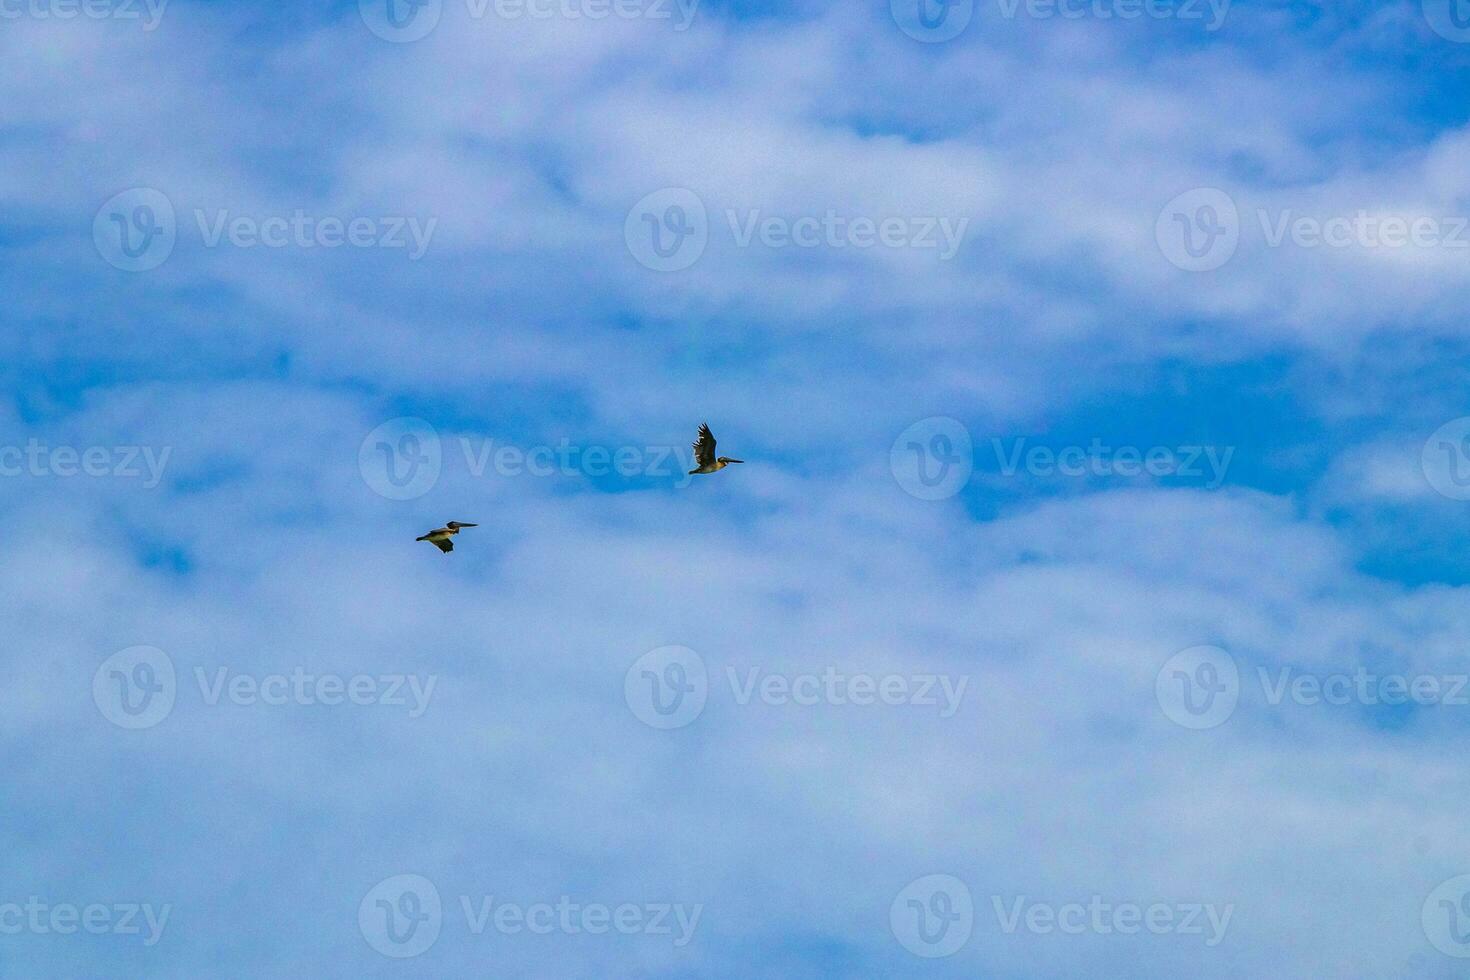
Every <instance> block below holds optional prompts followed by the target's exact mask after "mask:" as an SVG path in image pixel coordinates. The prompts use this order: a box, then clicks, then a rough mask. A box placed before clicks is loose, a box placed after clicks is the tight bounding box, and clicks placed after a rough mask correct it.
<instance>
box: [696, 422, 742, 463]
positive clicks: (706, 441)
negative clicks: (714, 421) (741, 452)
mask: <svg viewBox="0 0 1470 980" xmlns="http://www.w3.org/2000/svg"><path fill="white" fill-rule="evenodd" d="M743 462H745V460H743V459H731V458H730V457H729V456H716V455H715V434H714V433H713V432H711V431H710V430H709V425H708V424H705V423H701V424H700V426H699V438H698V439H695V440H694V463H695V468H694V469H692V470H690V471H689V472H690V473H691V474H693V473H717V472H719V471H720V470H722V469H724V468H725V467H727V466H729V465H730V464H731V463H743Z"/></svg>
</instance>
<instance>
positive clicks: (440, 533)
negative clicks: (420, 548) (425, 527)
mask: <svg viewBox="0 0 1470 980" xmlns="http://www.w3.org/2000/svg"><path fill="white" fill-rule="evenodd" d="M479 526H480V525H478V524H466V523H464V522H463V521H450V522H449V523H448V524H446V525H444V526H443V527H440V528H435V529H434V530H432V531H430V532H429V533H428V534H426V535H424V536H423V537H421V538H414V540H415V541H427V542H429V544H431V545H433V546H434V547H436V548H438V549H439V550H440V551H442V552H444V553H445V554H446V555H447V554H449V553H450V552H451V551H453V550H454V542H453V541H451V540H449V539H450V538H452V537H454V536H455V535H456V534H458V533H459V529H460V528H462V527H479Z"/></svg>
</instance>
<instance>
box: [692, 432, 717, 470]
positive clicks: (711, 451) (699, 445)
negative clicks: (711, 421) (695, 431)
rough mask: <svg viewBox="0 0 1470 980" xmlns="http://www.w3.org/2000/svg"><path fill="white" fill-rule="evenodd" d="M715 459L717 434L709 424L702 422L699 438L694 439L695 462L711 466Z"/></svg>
mask: <svg viewBox="0 0 1470 980" xmlns="http://www.w3.org/2000/svg"><path fill="white" fill-rule="evenodd" d="M714 461H715V434H714V433H713V432H711V431H710V430H709V426H708V425H707V424H705V423H700V426H699V438H698V439H696V440H694V462H696V463H698V464H699V465H700V466H709V465H710V464H711V463H713V462H714Z"/></svg>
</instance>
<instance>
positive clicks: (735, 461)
mask: <svg viewBox="0 0 1470 980" xmlns="http://www.w3.org/2000/svg"><path fill="white" fill-rule="evenodd" d="M725 462H727V463H743V462H745V460H743V459H727V460H725Z"/></svg>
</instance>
